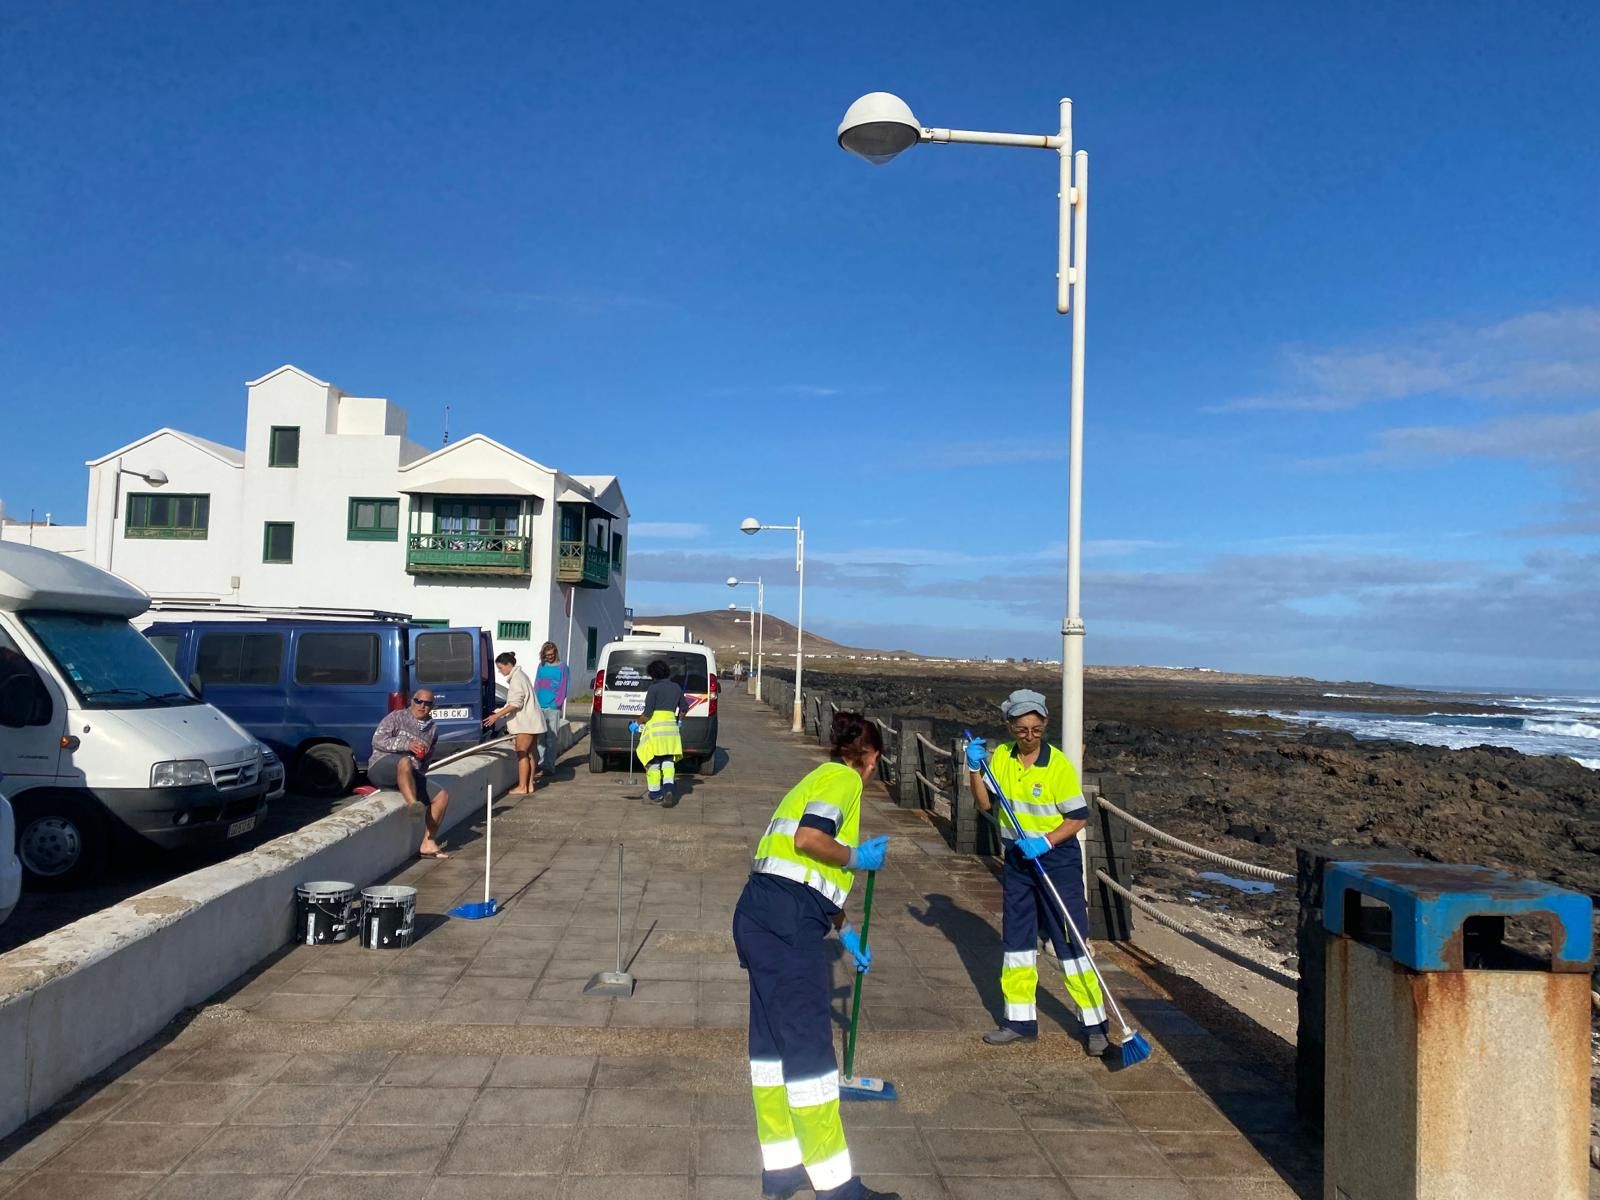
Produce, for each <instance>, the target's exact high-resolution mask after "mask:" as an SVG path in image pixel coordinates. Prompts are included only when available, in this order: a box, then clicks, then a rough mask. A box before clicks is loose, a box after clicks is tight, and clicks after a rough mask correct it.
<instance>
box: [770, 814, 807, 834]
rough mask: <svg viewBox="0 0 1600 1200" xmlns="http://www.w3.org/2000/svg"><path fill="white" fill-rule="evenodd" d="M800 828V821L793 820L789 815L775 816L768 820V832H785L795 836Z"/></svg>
mask: <svg viewBox="0 0 1600 1200" xmlns="http://www.w3.org/2000/svg"><path fill="white" fill-rule="evenodd" d="M799 830H800V822H799V821H791V820H789V819H788V818H787V817H774V818H773V819H772V820H771V821H769V822H767V832H768V833H785V834H788V835H789V836H790V837H793V836H794V835H795V834H796V833H798V832H799Z"/></svg>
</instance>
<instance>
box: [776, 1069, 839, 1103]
mask: <svg viewBox="0 0 1600 1200" xmlns="http://www.w3.org/2000/svg"><path fill="white" fill-rule="evenodd" d="M783 1086H784V1090H785V1091H787V1092H788V1093H789V1107H790V1108H791V1109H795V1108H813V1107H815V1106H816V1105H818V1104H829V1103H834V1102H837V1101H838V1099H839V1072H837V1071H829V1072H828V1073H827V1074H826V1075H818V1076H816V1077H815V1078H813V1079H793V1080H790V1081H789V1082H787V1083H785V1084H784V1085H783Z"/></svg>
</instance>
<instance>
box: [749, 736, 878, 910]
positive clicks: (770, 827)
mask: <svg viewBox="0 0 1600 1200" xmlns="http://www.w3.org/2000/svg"><path fill="white" fill-rule="evenodd" d="M802 824H804V825H810V826H812V827H813V828H816V829H821V830H822V831H823V832H824V833H827V834H829V835H831V836H832V837H833V838H835V839H836V840H838V841H840V842H842V843H843V844H844V845H846V846H850V847H855V846H857V845H859V844H860V839H861V776H859V775H857V774H856V773H855V771H854V770H852V769H851V768H849V767H847V766H845V765H844V764H843V763H837V762H831V763H823V764H822V765H821V766H820V767H818V768H817V769H816V770H815V771H812V772H811V774H809V775H807V776H806V777H805V778H804V779H802V780H801V781H800V782H799V783H797V784H795V785H794V787H793V788H791V789H790V791H789V794H788V795H787V796H785V797H784V798H783V800H782V802H781V803H780V804H779V805H778V807H777V809H776V811H774V812H773V814H772V820H771V821H770V822H769V823H768V824H767V831H766V833H764V834H762V836H761V841H760V842H759V843H758V844H757V846H756V855H755V868H754V869H755V870H756V871H758V872H761V873H762V874H765V875H780V876H782V877H783V878H784V879H792V880H794V881H795V882H796V883H803V884H805V885H806V886H807V887H809V888H812V889H813V890H815V891H816V892H818V893H819V894H821V896H822V897H823V899H825V900H827V901H828V902H829V903H830V904H832V905H833V906H834V907H835V908H843V907H844V902H845V898H846V897H847V896H848V895H849V894H850V881H851V879H852V878H853V877H854V874H855V873H854V872H853V871H851V870H849V869H848V868H846V867H835V866H830V865H829V864H828V863H824V862H818V861H817V860H816V859H814V858H810V857H808V856H807V855H804V854H801V853H800V851H798V850H796V849H795V847H794V835H795V833H796V832H797V831H798V830H799V829H800V826H801V825H802Z"/></svg>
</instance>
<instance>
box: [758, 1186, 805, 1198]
mask: <svg viewBox="0 0 1600 1200" xmlns="http://www.w3.org/2000/svg"><path fill="white" fill-rule="evenodd" d="M805 1186H806V1185H805V1184H803V1183H797V1184H795V1185H793V1186H792V1187H786V1188H780V1189H779V1190H777V1191H775V1192H769V1191H767V1189H766V1188H762V1189H761V1200H790V1197H792V1196H794V1195H795V1194H796V1193H797V1192H798V1191H799V1190H800V1189H801V1188H803V1187H805Z"/></svg>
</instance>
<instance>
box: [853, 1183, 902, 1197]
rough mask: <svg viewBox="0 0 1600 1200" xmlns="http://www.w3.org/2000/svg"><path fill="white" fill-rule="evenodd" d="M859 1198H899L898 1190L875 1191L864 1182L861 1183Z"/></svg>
mask: <svg viewBox="0 0 1600 1200" xmlns="http://www.w3.org/2000/svg"><path fill="white" fill-rule="evenodd" d="M861 1200H900V1193H899V1192H875V1191H873V1190H872V1189H871V1188H869V1187H868V1186H867V1185H866V1184H864V1183H863V1184H862V1185H861Z"/></svg>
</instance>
